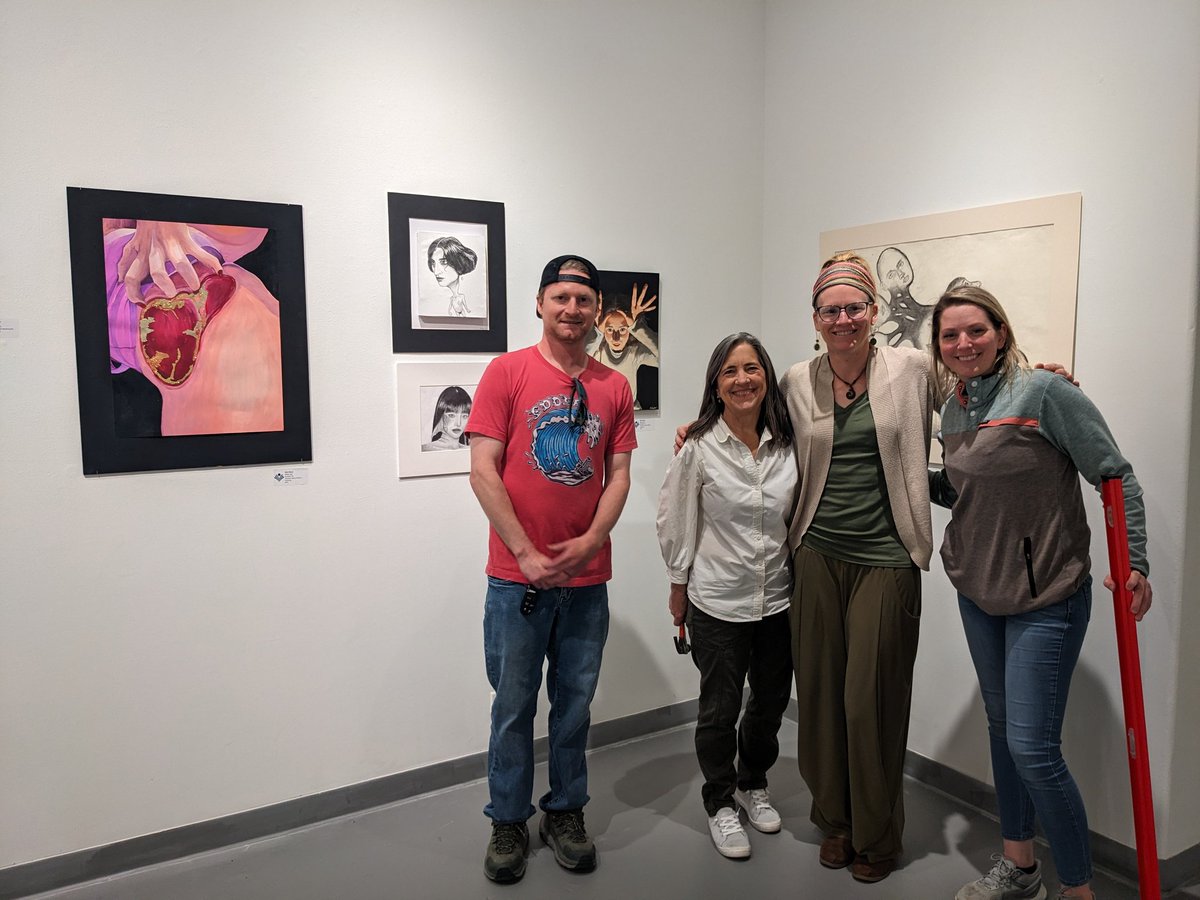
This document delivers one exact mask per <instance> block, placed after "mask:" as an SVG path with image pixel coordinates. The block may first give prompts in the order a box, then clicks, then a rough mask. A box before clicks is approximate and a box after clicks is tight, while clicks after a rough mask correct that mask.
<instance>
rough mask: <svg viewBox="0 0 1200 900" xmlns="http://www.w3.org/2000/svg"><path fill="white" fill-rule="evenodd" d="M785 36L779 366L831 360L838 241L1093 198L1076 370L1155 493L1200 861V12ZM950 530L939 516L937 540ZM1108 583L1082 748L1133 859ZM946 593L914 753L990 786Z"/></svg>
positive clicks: (1158, 752) (1152, 504)
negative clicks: (843, 235) (824, 237)
mask: <svg viewBox="0 0 1200 900" xmlns="http://www.w3.org/2000/svg"><path fill="white" fill-rule="evenodd" d="M766 32H767V52H766V65H767V72H766V93H767V100H766V110H767V122H766V141H765V152H766V162H765V172H764V178H765V180H764V185H765V188H766V189H765V192H764V227H763V232H764V268H763V272H764V274H763V283H764V298H765V299H764V310H763V330H764V332H765V333H766V334H768V335H772V336H775V335H778V336H779V338H778V341H779V344H778V346H779V347H780V348H781V349H779V350H776V349H775V347H776V346H777V345H776V344H774V343H772V345H771V347H772V352H773V353H776V354H777V355H778V356H777V358H778V357H782V359H784V360H795V359H804V358H808V357H809V356H811V355H812V350H811V346H812V344H811V342H812V330H811V325H810V324H808V322H809V319H808V311H807V309H806V308H805V306H806V303H805V302H804V295H805V292H806V289H807V287H808V285H809V284H811V277H812V273H813V272H814V271H815V269H816V266H817V264H818V263H819V261H820V260H819V258H818V255H817V239H818V235H819V234H820V233H821V232H822V231H826V230H830V229H836V228H845V227H849V226H856V225H864V224H869V223H873V222H882V221H889V220H893V219H899V218H907V217H910V216H918V215H925V214H929V213H937V212H945V211H949V210H956V209H966V208H971V207H978V206H987V205H991V204H996V203H1003V202H1007V201H1012V200H1025V199H1031V198H1036V197H1043V196H1049V195H1054V194H1061V193H1066V192H1075V191H1078V192H1081V193H1082V195H1083V216H1082V234H1081V244H1080V259H1079V263H1080V265H1079V293H1078V298H1079V300H1078V315H1077V328H1076V340H1075V372H1076V373H1077V375H1078V377H1079V378H1080V380H1081V381H1082V383H1083V387H1084V389H1085V390H1086V391H1087V393H1088V395H1089V396H1090V397H1091V398H1092V399H1093V400H1095V401H1096V403H1097V405H1098V406H1099V407H1100V409H1101V410H1102V411H1103V412H1104V413H1105V415H1106V417H1107V419H1108V422H1109V423H1110V425H1111V427H1112V430H1113V432H1114V433H1115V435H1116V437H1117V440H1118V442H1119V443H1120V445H1121V448H1122V450H1123V451H1124V452H1125V454H1126V455H1127V456H1128V457H1129V459H1130V460H1131V461H1132V462H1133V464H1134V466H1135V468H1136V471H1137V474H1138V477H1139V479H1140V480H1141V483H1142V485H1143V487H1144V489H1145V494H1146V500H1147V511H1148V528H1149V535H1150V557H1151V566H1152V580H1153V584H1154V588H1155V608H1154V609H1153V610H1152V612H1151V613H1150V615H1149V616H1148V617H1147V618H1146V620H1145V621H1144V622H1143V624H1142V626H1141V627H1140V642H1141V648H1142V666H1143V672H1144V678H1145V683H1146V709H1147V718H1148V722H1149V733H1150V739H1149V743H1150V748H1149V749H1150V758H1151V766H1152V772H1153V779H1154V794H1155V801H1156V807H1157V809H1156V814H1157V821H1158V828H1159V847H1158V849H1159V855H1160V856H1162V857H1164V858H1169V857H1171V856H1173V855H1175V854H1178V853H1182V852H1183V851H1185V850H1189V849H1191V848H1194V847H1195V846H1196V845H1197V844H1198V843H1200V782H1198V777H1197V774H1196V765H1195V758H1196V753H1197V750H1198V726H1197V725H1196V717H1195V716H1194V715H1193V714H1192V712H1191V710H1192V708H1193V707H1194V705H1195V703H1194V701H1195V697H1196V696H1197V694H1198V692H1200V662H1198V657H1197V655H1196V654H1195V652H1194V647H1195V642H1196V640H1197V639H1198V638H1200V634H1198V632H1200V621H1198V620H1200V608H1198V607H1197V604H1196V603H1195V602H1194V600H1195V597H1194V596H1189V594H1190V593H1194V585H1195V583H1196V577H1197V575H1198V574H1200V573H1198V571H1197V565H1198V564H1200V563H1198V562H1197V559H1196V551H1195V548H1196V546H1197V540H1198V539H1200V527H1198V525H1200V509H1197V497H1198V496H1200V488H1198V487H1197V483H1196V481H1197V479H1198V478H1200V474H1197V472H1196V467H1195V466H1194V465H1193V464H1192V461H1193V460H1194V459H1195V454H1196V447H1195V442H1196V439H1197V426H1196V413H1197V403H1196V399H1195V397H1194V396H1193V393H1194V391H1195V390H1196V384H1197V381H1196V377H1195V372H1194V367H1195V360H1196V348H1197V344H1196V326H1197V301H1198V295H1197V283H1198V279H1197V278H1196V274H1197V267H1198V259H1197V243H1198V242H1197V231H1198V222H1200V206H1198V194H1200V182H1198V177H1197V168H1198V167H1197V154H1198V149H1200V121H1198V114H1200V53H1198V52H1197V47H1200V7H1198V6H1197V5H1196V4H1194V3H1190V2H1182V0H1155V2H1151V3H1149V4H1137V5H1134V4H1105V5H1103V6H1102V7H1098V6H1096V5H1094V4H1089V3H1085V2H1078V0H1073V2H1063V3H1054V4H1046V3H1038V2H1032V0H1020V2H1016V3H1007V4H1004V5H1003V6H993V5H986V4H983V5H981V4H961V3H955V2H951V0H935V2H929V3H923V4H908V5H906V6H905V7H904V8H903V10H900V9H898V8H895V7H888V6H886V5H884V4H879V3H872V2H866V0H856V2H849V3H846V2H832V0H829V2H817V3H805V4H799V3H790V2H770V3H768V6H767V30H766ZM797 272H799V273H800V275H799V284H797V283H796V279H797ZM1000 299H1001V301H1002V302H1003V300H1004V298H1003V297H1001V298H1000ZM1015 325H1016V327H1017V328H1018V329H1019V327H1020V323H1015ZM1018 333H1019V332H1018ZM1189 487H1190V493H1189ZM1089 504H1090V510H1091V514H1092V515H1091V519H1090V521H1091V525H1092V532H1093V540H1092V562H1093V571H1094V572H1095V573H1096V574H1097V575H1098V576H1099V575H1101V574H1103V572H1104V571H1105V570H1106V568H1107V553H1106V549H1105V544H1104V537H1103V527H1102V524H1101V518H1100V514H1099V509H1100V506H1099V500H1098V498H1095V497H1093V498H1092V499H1090V500H1089ZM946 521H947V520H946V517H945V515H944V514H943V513H942V512H941V511H937V510H935V517H934V530H935V538H936V539H937V542H938V543H940V535H941V531H942V530H943V528H944V526H945V523H946ZM1189 548H1190V553H1189ZM1096 587H1097V589H1096V593H1095V597H1094V603H1093V613H1092V622H1091V628H1090V633H1089V636H1088V641H1087V644H1086V645H1085V649H1084V655H1083V658H1082V660H1081V662H1080V665H1079V668H1078V670H1077V672H1076V676H1075V680H1074V682H1073V685H1072V699H1071V706H1070V708H1069V710H1068V715H1067V722H1066V728H1065V733H1064V750H1065V752H1066V754H1067V755H1068V758H1069V759H1070V760H1071V762H1072V766H1073V771H1074V772H1075V774H1076V776H1077V778H1078V780H1079V782H1080V786H1081V789H1082V791H1083V794H1084V797H1085V799H1086V800H1087V802H1088V804H1089V806H1088V812H1089V824H1090V826H1091V827H1092V829H1093V830H1095V831H1097V832H1099V833H1101V834H1103V835H1105V836H1108V837H1111V838H1112V839H1114V840H1116V841H1118V842H1120V843H1123V844H1125V845H1126V846H1132V842H1133V832H1132V816H1131V813H1130V799H1129V789H1128V774H1127V769H1126V762H1125V759H1126V757H1125V752H1124V744H1123V740H1122V737H1123V724H1122V710H1121V694H1120V683H1119V679H1118V676H1117V660H1116V650H1115V639H1114V636H1113V620H1112V615H1113V613H1112V603H1111V600H1110V597H1109V595H1108V593H1107V592H1106V591H1104V589H1103V588H1102V587H1100V585H1099V578H1097V585H1096ZM924 595H925V596H924V602H923V615H922V635H921V649H920V652H919V657H918V663H917V673H916V684H915V696H914V707H913V717H912V725H911V729H910V749H911V750H913V751H915V752H916V753H918V754H921V755H922V756H925V757H927V758H930V759H933V760H935V761H937V762H939V763H942V764H944V765H946V766H949V767H950V768H953V769H956V770H958V771H960V772H963V773H965V774H967V775H970V776H972V777H974V778H976V779H978V780H980V781H990V780H991V776H990V771H989V765H988V753H987V734H986V724H985V722H984V717H983V713H982V705H981V703H980V701H979V700H978V698H977V696H976V694H977V688H976V687H975V683H974V678H973V677H972V674H971V673H972V668H971V663H970V660H969V657H968V655H967V651H966V646H965V642H964V640H963V638H962V633H961V624H960V623H959V621H958V614H957V609H956V599H955V596H954V593H953V591H952V590H951V589H950V586H949V584H948V582H947V581H946V580H945V576H944V574H943V573H942V571H941V568H940V565H939V562H938V561H937V560H936V559H935V562H934V565H933V568H932V571H931V572H930V574H929V575H928V576H927V577H926V578H925V579H924Z"/></svg>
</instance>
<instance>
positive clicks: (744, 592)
mask: <svg viewBox="0 0 1200 900" xmlns="http://www.w3.org/2000/svg"><path fill="white" fill-rule="evenodd" d="M796 473H797V470H796V460H795V458H794V457H793V456H792V448H791V446H790V445H782V444H780V443H779V442H778V441H776V440H774V439H773V438H772V436H771V432H770V430H769V429H764V430H763V434H762V438H761V440H760V441H759V446H758V453H757V456H756V455H755V454H752V453H751V452H750V448H749V447H747V446H746V445H745V444H743V443H742V442H741V441H740V440H738V439H737V438H736V437H735V436H734V435H733V433H732V432H730V430H729V428H728V426H726V424H725V423H724V421H722V420H720V419H718V420H717V423H716V425H714V426H713V428H712V429H711V430H710V431H709V432H707V433H706V434H704V435H702V436H701V437H700V438H689V439H688V440H687V442H686V443H685V444H684V445H683V449H681V450H680V451H679V453H678V455H676V457H675V458H674V459H673V460H671V465H670V466H669V467H668V468H667V477H666V479H665V480H664V481H663V486H662V490H661V491H660V492H659V495H658V543H659V546H660V547H661V549H662V555H663V561H664V562H666V564H667V571H668V573H669V574H670V578H671V582H672V583H673V584H684V583H686V584H687V586H688V599H689V600H691V601H692V603H694V604H696V606H698V607H699V608H700V609H702V610H704V612H706V613H708V614H709V615H710V616H714V617H716V618H718V619H723V620H725V621H727V622H752V621H757V620H758V619H761V618H763V617H764V616H770V615H774V614H775V613H778V612H782V611H783V610H785V609H787V606H788V602H789V600H790V599H791V594H792V568H791V556H790V554H789V552H788V545H787V532H788V522H789V521H790V519H791V516H792V511H793V507H794V505H795V499H796V482H797V474H796Z"/></svg>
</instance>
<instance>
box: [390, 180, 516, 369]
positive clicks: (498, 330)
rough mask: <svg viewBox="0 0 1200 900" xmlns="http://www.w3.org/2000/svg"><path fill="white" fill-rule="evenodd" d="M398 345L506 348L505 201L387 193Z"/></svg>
mask: <svg viewBox="0 0 1200 900" xmlns="http://www.w3.org/2000/svg"><path fill="white" fill-rule="evenodd" d="M388 230H389V241H390V248H391V279H392V352H394V353H445V352H502V351H504V350H506V349H508V347H507V344H508V334H507V317H506V310H507V306H506V303H505V261H504V253H505V250H504V204H502V203H492V202H489V201H484V200H457V199H453V198H449V197H429V196H425V195H422V194H388Z"/></svg>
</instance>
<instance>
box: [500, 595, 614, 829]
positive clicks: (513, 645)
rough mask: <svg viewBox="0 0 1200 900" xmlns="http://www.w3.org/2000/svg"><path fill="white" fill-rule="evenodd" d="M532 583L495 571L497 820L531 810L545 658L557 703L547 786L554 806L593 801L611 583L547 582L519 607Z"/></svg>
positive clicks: (547, 806)
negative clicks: (591, 737) (529, 604)
mask: <svg viewBox="0 0 1200 900" xmlns="http://www.w3.org/2000/svg"><path fill="white" fill-rule="evenodd" d="M525 587H526V586H525V585H524V584H522V583H520V582H515V581H506V580H505V579H503V578H493V577H489V578H488V591H487V599H486V601H485V604H484V612H483V654H484V663H485V665H486V667H487V677H488V681H489V682H490V683H491V685H492V690H494V691H495V692H496V698H495V700H493V701H492V730H491V737H490V739H489V741H488V790H489V792H490V802H489V803H488V805H487V806H486V807H484V810H483V811H484V814H485V815H486V816H488V817H489V818H491V819H492V821H493V822H497V823H506V822H524V821H525V820H526V819H528V818H529V817H530V816H532V815H533V813H534V808H533V805H532V803H531V800H532V798H533V719H534V715H535V713H536V712H537V699H538V692H539V690H540V688H541V683H542V664H543V663H545V664H546V695H547V697H548V698H549V701H550V713H549V723H548V724H549V738H550V766H549V769H550V790H549V791H548V792H547V793H546V794H545V795H543V796H542V798H541V799H540V800H539V801H538V805H539V806H540V807H541V808H542V809H543V810H547V811H561V810H568V809H582V808H583V806H584V804H586V803H587V801H588V793H587V758H586V757H585V755H584V751H585V750H586V749H587V736H588V727H589V725H590V724H591V703H592V697H593V696H595V693H596V683H597V681H598V680H599V677H600V659H601V656H602V654H603V651H604V642H605V640H606V639H607V637H608V585H606V584H596V585H588V586H587V587H576V588H569V587H565V588H550V589H548V590H544V591H538V592H537V605H536V606H535V607H534V609H533V612H531V613H530V614H529V615H523V614H522V613H521V600H522V598H523V597H524V595H525Z"/></svg>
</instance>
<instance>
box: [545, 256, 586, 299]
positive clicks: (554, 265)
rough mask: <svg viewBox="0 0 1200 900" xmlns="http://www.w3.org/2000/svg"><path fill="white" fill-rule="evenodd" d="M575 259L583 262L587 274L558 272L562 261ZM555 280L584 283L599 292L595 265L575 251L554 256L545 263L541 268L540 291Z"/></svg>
mask: <svg viewBox="0 0 1200 900" xmlns="http://www.w3.org/2000/svg"><path fill="white" fill-rule="evenodd" d="M569 260H575V261H576V262H580V263H583V265H584V266H586V267H587V274H584V273H583V272H574V271H568V272H566V273H565V274H560V273H559V269H561V268H562V266H563V263H565V262H567V261H569ZM557 281H571V282H574V283H576V284H586V285H587V286H588V287H590V288H591V289H592V290H593V291H595V292H596V293H597V294H599V293H600V273H599V272H597V271H596V267H595V266H593V265H592V264H591V263H590V262H588V261H587V260H586V259H584V258H583V257H582V256H580V255H579V254H577V253H568V254H567V255H566V256H556V257H554V259H552V260H550V262H548V263H546V268H544V269H542V281H541V283H540V284H539V285H538V290H539V291H540V290H541V289H542V288H544V287H545V286H546V285H548V284H554V283H555V282H557Z"/></svg>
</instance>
